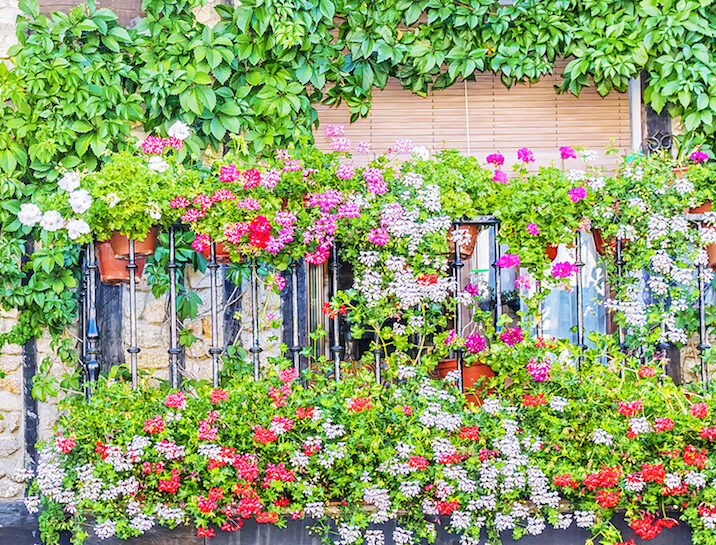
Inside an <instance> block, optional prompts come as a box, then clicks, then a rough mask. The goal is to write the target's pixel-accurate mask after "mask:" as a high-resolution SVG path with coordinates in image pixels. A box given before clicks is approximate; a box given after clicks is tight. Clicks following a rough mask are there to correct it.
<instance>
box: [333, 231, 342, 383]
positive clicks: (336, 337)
mask: <svg viewBox="0 0 716 545" xmlns="http://www.w3.org/2000/svg"><path fill="white" fill-rule="evenodd" d="M340 268H341V266H340V264H339V263H338V248H337V247H336V245H335V244H334V245H333V249H332V250H331V292H332V293H331V295H332V296H333V297H336V296H337V295H338V272H339V270H340ZM338 316H339V315H338V314H337V315H336V316H334V317H333V324H332V326H333V327H332V328H331V329H332V330H333V335H332V337H333V338H332V341H333V344H332V345H331V354H333V375H334V378H335V379H336V380H337V381H338V380H341V356H342V354H343V347H342V346H341V339H340V335H341V333H340V324H339V323H338V320H339V317H338Z"/></svg>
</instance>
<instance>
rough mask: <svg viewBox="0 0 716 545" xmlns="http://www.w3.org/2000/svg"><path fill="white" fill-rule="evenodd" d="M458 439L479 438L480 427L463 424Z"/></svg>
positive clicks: (475, 439) (472, 439)
mask: <svg viewBox="0 0 716 545" xmlns="http://www.w3.org/2000/svg"><path fill="white" fill-rule="evenodd" d="M458 435H459V437H460V439H469V440H470V441H477V440H478V439H479V438H480V428H479V427H478V426H471V427H468V426H463V427H462V428H461V429H460V433H459V434H458Z"/></svg>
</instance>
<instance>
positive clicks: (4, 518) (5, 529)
mask: <svg viewBox="0 0 716 545" xmlns="http://www.w3.org/2000/svg"><path fill="white" fill-rule="evenodd" d="M446 519H447V517H446ZM444 522H447V520H445V521H444ZM614 524H615V525H616V526H617V527H618V528H619V529H621V530H622V531H623V538H624V539H625V540H629V539H630V538H634V541H635V542H636V543H637V545H689V544H690V543H691V530H690V529H689V528H688V527H687V526H685V525H683V524H682V525H679V526H676V527H674V528H671V529H665V530H664V531H662V532H661V534H660V535H659V536H658V537H656V538H655V539H651V540H649V541H644V540H641V539H639V538H638V537H636V536H635V535H634V533H633V532H632V531H631V530H630V529H629V528H628V526H627V525H626V524H625V523H624V521H623V520H621V521H619V520H615V521H614ZM312 526H313V524H312V521H310V520H293V521H292V520H289V521H287V527H286V528H284V529H282V528H277V527H276V526H274V525H271V524H258V523H256V522H254V521H250V522H245V523H244V527H243V528H242V529H241V530H240V531H238V532H234V533H229V532H221V531H217V534H216V537H213V538H203V537H197V536H196V530H195V529H194V528H187V527H182V528H177V529H176V530H166V529H162V528H157V529H154V530H152V531H150V532H147V533H146V534H145V535H143V536H142V537H137V538H132V539H128V540H121V539H106V540H101V539H97V537H96V536H94V534H93V533H92V531H91V530H90V531H89V534H90V536H89V537H88V538H87V540H86V541H85V544H86V545H321V538H320V537H319V536H318V535H316V534H315V533H311V531H310V530H311V527H312ZM394 527H395V523H389V524H385V525H381V526H376V527H375V528H376V529H381V530H384V531H385V545H394V543H393V539H392V531H393V528H394ZM591 537H592V534H591V532H589V531H587V530H584V529H581V528H576V527H575V526H574V525H573V526H572V527H571V528H570V529H569V530H554V529H552V528H551V527H550V526H549V525H547V529H545V531H544V532H543V533H542V534H541V535H539V536H525V537H523V538H522V539H520V540H519V541H515V540H513V539H512V538H511V537H510V536H509V535H507V534H505V535H504V536H503V537H502V540H501V541H502V544H503V545H513V544H516V543H518V544H519V545H581V544H583V543H584V542H585V541H586V540H588V539H589V538H591ZM62 541H63V543H62V545H70V539H69V536H68V535H67V536H63V540H62ZM597 542H598V541H597ZM41 543H42V542H41V541H40V532H39V529H38V526H37V518H36V517H35V516H33V515H29V514H28V513H27V510H26V509H25V506H24V505H23V504H22V502H4V503H0V545H40V544H41ZM459 543H460V540H459V539H458V538H456V537H455V536H454V535H451V534H450V533H448V532H447V531H445V530H444V529H442V528H439V527H438V537H437V540H436V541H435V545H459ZM483 543H484V542H483Z"/></svg>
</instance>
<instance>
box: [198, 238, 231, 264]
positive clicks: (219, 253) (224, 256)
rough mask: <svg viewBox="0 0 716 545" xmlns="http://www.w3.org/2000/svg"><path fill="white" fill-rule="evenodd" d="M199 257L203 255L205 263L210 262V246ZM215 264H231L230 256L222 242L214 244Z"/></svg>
mask: <svg viewBox="0 0 716 545" xmlns="http://www.w3.org/2000/svg"><path fill="white" fill-rule="evenodd" d="M201 255H203V256H204V257H205V258H206V260H207V261H208V260H210V259H211V246H209V247H207V248H206V250H202V251H201ZM216 262H217V263H231V256H230V255H229V251H228V250H227V249H226V246H224V244H223V243H222V242H217V243H216Z"/></svg>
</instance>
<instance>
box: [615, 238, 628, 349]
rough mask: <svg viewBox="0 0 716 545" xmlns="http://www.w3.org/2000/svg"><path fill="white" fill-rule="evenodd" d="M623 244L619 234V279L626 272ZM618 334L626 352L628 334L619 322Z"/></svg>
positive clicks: (616, 262) (621, 346)
mask: <svg viewBox="0 0 716 545" xmlns="http://www.w3.org/2000/svg"><path fill="white" fill-rule="evenodd" d="M622 245H623V241H622V239H621V237H619V236H617V249H616V253H615V264H616V266H617V277H618V278H619V279H621V278H622V276H623V274H624V265H625V263H624V257H623V256H622ZM617 335H618V339H619V349H620V350H621V351H622V352H626V349H627V346H626V334H625V332H624V326H623V325H622V324H621V323H619V325H618V326H617Z"/></svg>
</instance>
